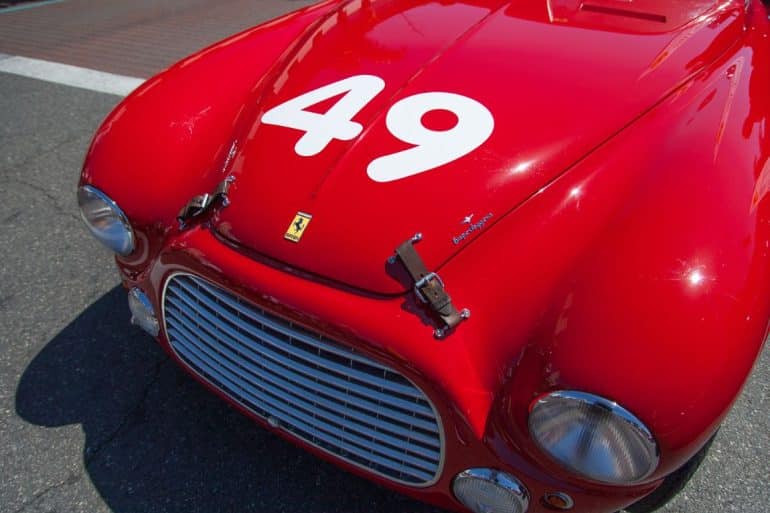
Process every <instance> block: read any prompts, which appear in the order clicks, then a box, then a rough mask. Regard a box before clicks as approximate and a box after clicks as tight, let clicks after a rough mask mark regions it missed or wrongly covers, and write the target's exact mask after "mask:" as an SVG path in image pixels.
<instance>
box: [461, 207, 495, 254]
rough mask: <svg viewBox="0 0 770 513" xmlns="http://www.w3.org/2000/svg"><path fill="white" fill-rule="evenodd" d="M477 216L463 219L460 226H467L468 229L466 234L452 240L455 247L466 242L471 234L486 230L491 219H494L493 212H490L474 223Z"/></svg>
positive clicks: (471, 215)
mask: <svg viewBox="0 0 770 513" xmlns="http://www.w3.org/2000/svg"><path fill="white" fill-rule="evenodd" d="M475 215H476V214H470V215H467V216H465V217H464V218H463V220H462V222H461V223H460V224H462V225H463V226H467V228H466V229H465V231H464V232H462V233H461V234H459V235H456V236H455V237H453V238H452V242H453V243H454V244H455V246H456V245H458V244H460V243H461V242H462V241H464V240H465V239H467V238H468V237H470V236H471V234H473V232H475V231H476V230H481V229H482V228H484V225H485V224H487V222H488V221H489V220H490V219H492V212H490V213H488V214H487V215H485V216H484V217H482V218H481V219H479V220H478V221H476V222H475V223H474V222H473V216H475Z"/></svg>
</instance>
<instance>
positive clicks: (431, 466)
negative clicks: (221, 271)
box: [163, 274, 443, 486]
mask: <svg viewBox="0 0 770 513" xmlns="http://www.w3.org/2000/svg"><path fill="white" fill-rule="evenodd" d="M163 317H164V321H165V327H166V334H167V336H168V339H169V342H170V343H171V347H172V348H173V350H174V351H175V352H176V353H177V355H178V356H179V357H180V359H181V360H182V361H183V362H184V363H185V364H186V365H187V366H188V367H189V368H190V369H191V370H192V371H194V372H196V373H197V374H198V375H200V376H201V377H202V378H203V379H205V380H206V381H208V382H209V383H211V384H212V385H213V386H215V387H217V388H218V389H220V390H221V391H222V392H224V393H225V394H227V395H228V396H230V397H231V398H232V399H233V400H235V401H237V402H238V403H239V404H241V405H243V406H244V407H245V408H247V409H249V410H251V411H252V412H254V413H255V414H256V415H258V416H260V417H262V418H265V419H268V420H269V419H272V421H271V422H276V421H277V423H278V424H279V425H280V426H281V428H282V429H284V430H286V431H288V432H290V433H292V434H293V435H294V436H296V437H298V438H300V439H302V440H304V441H306V442H308V443H310V444H312V445H315V446H317V447H319V448H321V449H322V450H325V451H326V452H329V453H331V454H333V455H335V456H337V457H339V458H341V459H344V460H346V461H348V462H350V463H353V464H354V465H357V466H359V467H363V468H365V469H367V470H369V471H371V472H374V473H376V474H378V475H381V476H384V477H387V478H390V479H392V480H394V481H397V482H400V483H404V484H411V485H415V486H425V485H428V484H431V483H433V482H435V480H436V479H437V478H438V474H439V472H440V469H441V461H442V451H443V443H442V433H441V426H440V421H439V418H438V415H437V414H436V413H435V409H434V408H433V406H432V404H431V403H430V401H429V399H428V398H427V396H426V395H425V394H424V393H423V392H422V391H421V390H420V389H419V388H417V387H416V386H415V385H414V384H413V383H411V381H409V380H408V379H407V378H406V377H404V376H403V375H401V374H400V373H398V372H397V371H395V370H393V369H391V368H389V367H387V366H385V365H383V364H382V363H379V362H376V361H373V360H371V359H369V358H368V357H366V356H364V355H362V354H360V353H357V352H355V350H353V349H352V348H351V349H349V348H346V347H344V346H342V345H340V344H338V343H336V342H335V341H333V340H331V339H328V338H326V337H324V336H323V335H320V334H315V333H312V332H311V331H309V330H307V329H304V328H302V327H298V326H296V325H294V324H293V323H291V322H288V321H285V320H283V319H282V318H280V317H278V316H275V315H273V314H271V313H269V312H266V311H264V310H262V309H260V308H259V307H257V306H255V305H253V304H250V303H247V302H246V301H245V300H243V299H241V298H239V297H238V296H235V295H233V294H231V293H229V292H227V291H226V290H224V289H222V288H220V287H218V286H216V285H213V284H212V283H209V282H206V281H204V280H203V279H201V278H198V277H195V276H192V275H189V274H176V275H174V276H172V277H171V278H169V280H168V282H167V284H166V289H165V292H164V302H163Z"/></svg>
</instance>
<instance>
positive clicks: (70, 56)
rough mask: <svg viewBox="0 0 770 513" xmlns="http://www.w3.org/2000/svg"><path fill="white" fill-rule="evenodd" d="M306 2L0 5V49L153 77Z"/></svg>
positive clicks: (146, 0) (74, 0) (119, 0)
mask: <svg viewBox="0 0 770 513" xmlns="http://www.w3.org/2000/svg"><path fill="white" fill-rule="evenodd" d="M311 3H312V1H308V0H294V1H292V0H133V1H132V0H90V1H89V0H65V1H64V2H61V3H56V4H49V5H45V6H41V7H37V8H34V9H27V10H22V11H16V12H6V13H3V12H2V10H0V53H5V54H9V55H20V56H24V57H34V58H38V59H44V60H49V61H54V62H62V63H65V64H72V65H75V66H82V67H85V68H92V69H96V70H101V71H107V72H111V73H118V74H121V75H129V76H135V77H143V78H146V77H149V76H151V75H153V74H155V73H157V72H158V71H161V70H163V69H164V68H166V67H168V66H169V65H170V64H172V63H174V62H176V61H177V60H179V59H181V58H182V57H185V56H186V55H189V54H191V53H193V52H194V51H196V50H198V49H200V48H203V47H205V46H208V45H209V44H211V43H214V42H216V41H218V40H220V39H222V38H224V37H227V36H228V35H230V34H234V33H236V32H239V31H241V30H244V29H246V28H249V27H251V26H254V25H256V24H258V23H260V22H261V21H265V20H268V19H271V18H274V17H276V16H279V15H280V14H283V13H285V12H288V11H291V10H293V9H298V8H300V7H302V6H304V5H309V4H311Z"/></svg>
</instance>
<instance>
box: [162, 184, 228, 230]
mask: <svg viewBox="0 0 770 513" xmlns="http://www.w3.org/2000/svg"><path fill="white" fill-rule="evenodd" d="M233 181H235V177H233V176H228V177H227V178H225V179H224V180H222V181H221V182H219V184H218V185H217V188H216V189H214V192H212V193H206V194H199V195H197V196H193V198H192V199H190V201H188V202H187V204H186V205H185V206H184V207H182V210H180V211H179V214H177V216H176V218H177V220H178V221H179V229H180V230H184V229H185V228H187V227H188V226H189V225H190V221H192V220H193V219H195V218H197V217H201V216H202V215H203V214H205V213H207V212H209V211H211V210H212V209H213V208H214V207H215V206H216V205H218V204H219V205H221V206H223V207H226V206H227V205H228V203H229V200H228V199H227V191H228V190H229V189H230V184H231V183H233Z"/></svg>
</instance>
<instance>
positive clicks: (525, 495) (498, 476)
mask: <svg viewBox="0 0 770 513" xmlns="http://www.w3.org/2000/svg"><path fill="white" fill-rule="evenodd" d="M468 479H475V480H478V481H485V482H488V483H492V484H494V485H496V486H499V487H501V488H504V489H505V490H506V491H508V492H509V493H511V494H512V495H513V496H514V497H516V499H517V500H518V501H519V503H520V505H521V511H522V512H525V511H527V509H529V491H528V490H527V487H526V486H524V485H523V484H522V483H521V482H520V481H519V480H518V479H516V478H515V477H513V476H512V475H510V474H506V473H505V472H501V471H499V470H496V469H493V468H469V469H467V470H463V471H462V472H460V473H459V474H457V476H455V478H454V479H453V480H452V493H454V494H455V497H457V494H456V493H455V488H456V486H457V483H459V482H461V481H464V480H468ZM457 500H459V501H460V502H463V501H461V500H460V498H459V497H458V498H457ZM463 504H465V503H464V502H463ZM465 505H466V506H467V507H468V508H469V509H470V508H471V506H470V505H468V504H465Z"/></svg>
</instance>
